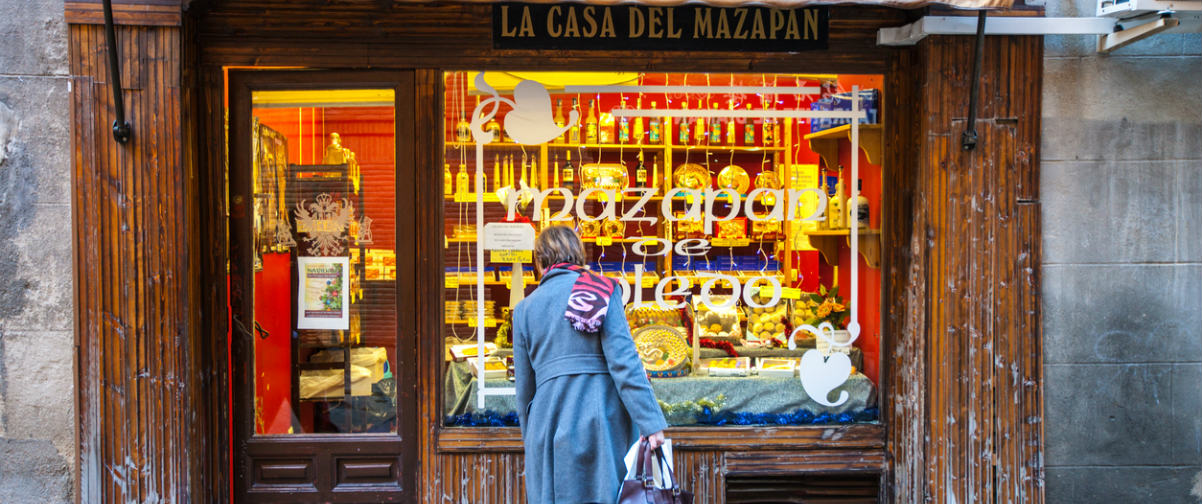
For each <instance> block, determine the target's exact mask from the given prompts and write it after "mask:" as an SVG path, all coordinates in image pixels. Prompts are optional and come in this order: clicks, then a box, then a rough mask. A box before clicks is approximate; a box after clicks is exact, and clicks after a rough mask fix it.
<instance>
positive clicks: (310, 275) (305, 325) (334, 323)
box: [296, 257, 351, 330]
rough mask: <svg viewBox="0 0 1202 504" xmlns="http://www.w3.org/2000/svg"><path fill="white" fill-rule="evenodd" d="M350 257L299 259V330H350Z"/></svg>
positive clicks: (297, 264)
mask: <svg viewBox="0 0 1202 504" xmlns="http://www.w3.org/2000/svg"><path fill="white" fill-rule="evenodd" d="M350 265H351V264H350V258H349V257H297V258H296V266H297V268H298V269H299V273H300V282H299V284H298V285H299V288H298V289H297V293H296V295H297V298H296V304H297V308H296V313H297V316H296V328H297V329H333V330H347V329H349V328H350V315H349V314H350V299H349V298H348V296H347V290H348V289H347V287H348V286H349V285H350Z"/></svg>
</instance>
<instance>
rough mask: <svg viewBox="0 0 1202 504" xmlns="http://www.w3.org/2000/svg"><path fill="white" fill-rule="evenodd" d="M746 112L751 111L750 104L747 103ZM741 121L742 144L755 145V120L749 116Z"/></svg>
mask: <svg viewBox="0 0 1202 504" xmlns="http://www.w3.org/2000/svg"><path fill="white" fill-rule="evenodd" d="M747 112H749V113H750V112H751V104H750V103H748V104H747ZM744 121H746V122H744V123H743V145H746V146H748V147H755V121H753V120H751V118H750V117H748V118H746V119H744Z"/></svg>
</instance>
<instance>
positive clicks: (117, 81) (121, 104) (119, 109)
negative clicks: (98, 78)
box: [104, 0, 133, 144]
mask: <svg viewBox="0 0 1202 504" xmlns="http://www.w3.org/2000/svg"><path fill="white" fill-rule="evenodd" d="M104 38H105V41H106V42H107V45H108V53H109V84H110V85H111V87H112V89H113V108H114V109H115V112H116V114H117V118H116V119H115V120H113V139H114V140H116V141H117V143H119V144H127V143H129V139H130V137H131V136H133V130H132V128H131V127H130V126H129V121H126V120H125V97H124V96H123V95H122V94H121V65H120V64H119V63H118V62H117V50H118V49H117V32H116V30H114V29H113V0H104Z"/></svg>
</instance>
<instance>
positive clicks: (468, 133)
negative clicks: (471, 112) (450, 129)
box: [455, 114, 472, 143]
mask: <svg viewBox="0 0 1202 504" xmlns="http://www.w3.org/2000/svg"><path fill="white" fill-rule="evenodd" d="M455 141H457V142H465V143H466V142H470V141H472V124H471V123H469V122H468V121H467V117H465V116H464V115H463V114H460V115H459V122H457V123H455Z"/></svg>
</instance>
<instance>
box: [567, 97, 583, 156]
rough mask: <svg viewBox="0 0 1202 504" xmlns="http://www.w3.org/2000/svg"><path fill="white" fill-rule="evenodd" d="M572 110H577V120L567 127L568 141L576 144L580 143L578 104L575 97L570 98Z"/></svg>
mask: <svg viewBox="0 0 1202 504" xmlns="http://www.w3.org/2000/svg"><path fill="white" fill-rule="evenodd" d="M572 110H575V111H576V112H577V114H576V117H577V120H576V122H575V123H573V124H572V127H571V128H569V129H568V143H570V144H573V145H578V144H580V120H579V117H580V113H579V112H580V104H579V103H577V102H576V98H572Z"/></svg>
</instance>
